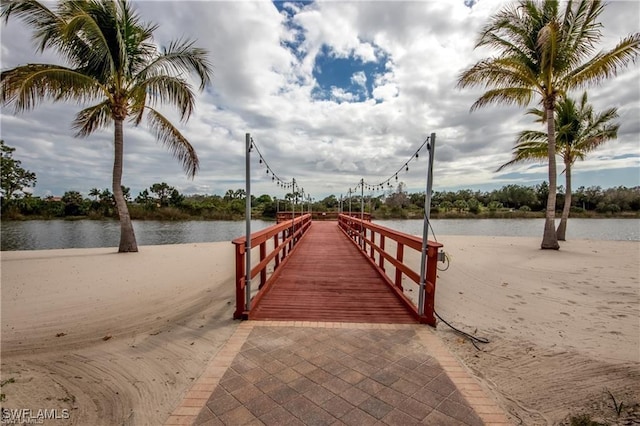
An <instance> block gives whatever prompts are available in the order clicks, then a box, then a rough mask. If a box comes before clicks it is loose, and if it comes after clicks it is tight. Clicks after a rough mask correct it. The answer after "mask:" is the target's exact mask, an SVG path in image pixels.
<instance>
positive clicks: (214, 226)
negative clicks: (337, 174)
mask: <svg viewBox="0 0 640 426" xmlns="http://www.w3.org/2000/svg"><path fill="white" fill-rule="evenodd" d="M375 223H378V224H380V225H382V226H386V227H388V228H392V229H396V230H398V231H402V232H406V233H408V234H414V235H419V236H421V235H422V221H421V220H379V221H375ZM273 224H274V222H268V221H263V220H254V221H252V225H251V226H252V231H253V232H255V231H258V230H260V229H263V228H266V227H268V226H270V225H273ZM431 225H432V227H433V231H434V232H435V235H436V237H438V236H440V235H492V236H516V237H542V230H543V228H544V219H435V220H433V221H432V222H431ZM133 226H134V229H135V231H136V238H137V240H138V245H156V244H183V243H200V242H217V241H231V240H233V239H234V238H237V237H239V236H242V235H244V232H245V223H244V222H242V221H184V222H164V221H150V220H149V221H134V222H133ZM0 237H1V239H0V242H1V249H2V250H42V249H59V248H89V247H117V246H118V243H119V241H120V225H119V224H118V222H117V221H113V220H78V221H68V220H29V221H23V222H8V221H5V222H2V226H1V227H0ZM429 238H430V239H433V233H432V232H431V231H429ZM567 238H568V239H593V240H634V241H640V219H569V226H568V231H567Z"/></svg>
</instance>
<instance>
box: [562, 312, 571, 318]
mask: <svg viewBox="0 0 640 426" xmlns="http://www.w3.org/2000/svg"><path fill="white" fill-rule="evenodd" d="M560 315H566V316H568V317H570V316H571V314H570V313H568V312H560Z"/></svg>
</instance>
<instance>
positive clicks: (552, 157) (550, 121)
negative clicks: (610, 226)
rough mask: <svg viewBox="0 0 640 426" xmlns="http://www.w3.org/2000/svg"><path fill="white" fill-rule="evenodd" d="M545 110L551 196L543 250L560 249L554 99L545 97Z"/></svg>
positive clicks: (548, 199)
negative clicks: (557, 217) (557, 213)
mask: <svg viewBox="0 0 640 426" xmlns="http://www.w3.org/2000/svg"><path fill="white" fill-rule="evenodd" d="M544 104H545V110H546V112H547V136H548V139H549V147H548V155H549V196H548V198H547V211H546V217H545V222H544V234H543V235H542V244H541V245H540V248H541V249H543V250H558V249H559V248H560V245H559V244H558V238H557V237H556V223H555V219H556V191H557V186H558V184H557V176H556V129H555V120H554V101H553V100H552V99H545V102H544Z"/></svg>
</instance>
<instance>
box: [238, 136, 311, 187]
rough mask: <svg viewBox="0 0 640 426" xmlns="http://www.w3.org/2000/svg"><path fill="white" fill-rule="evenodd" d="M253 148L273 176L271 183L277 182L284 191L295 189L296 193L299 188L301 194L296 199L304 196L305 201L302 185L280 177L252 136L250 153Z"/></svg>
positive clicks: (260, 161) (268, 173)
mask: <svg viewBox="0 0 640 426" xmlns="http://www.w3.org/2000/svg"><path fill="white" fill-rule="evenodd" d="M253 148H255V150H256V152H257V153H258V157H259V159H258V161H259V163H260V164H261V165H262V166H264V167H265V168H266V170H267V175H271V181H272V182H276V185H277V186H279V187H281V188H283V189H293V192H294V193H295V192H296V188H298V190H299V191H300V193H299V194H294V195H295V197H296V199H297V198H298V196H302V198H303V199H304V188H301V187H300V184H299V183H298V182H297V181H296V179H295V178H293V179H291V180H290V181H286V180H284V179H282V178H281V177H280V176H278V174H277V173H276V172H274V171H273V168H272V167H271V166H270V165H269V163H268V162H267V160H266V158H264V155H262V152H261V151H260V148H258V144H256V142H255V141H254V140H253V136H251V147H250V149H249V151H251V150H252V149H253Z"/></svg>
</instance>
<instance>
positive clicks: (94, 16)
mask: <svg viewBox="0 0 640 426" xmlns="http://www.w3.org/2000/svg"><path fill="white" fill-rule="evenodd" d="M1 7H2V17H4V18H5V20H6V21H8V20H9V17H10V16H12V15H15V16H16V17H18V18H19V19H21V20H22V21H24V22H25V23H26V24H27V25H29V26H30V27H32V28H33V30H34V40H35V41H36V42H37V43H38V46H39V50H40V51H44V50H46V49H52V50H54V51H56V52H57V53H58V54H59V55H60V56H61V57H62V58H63V59H64V60H65V61H66V63H68V64H70V65H69V66H62V65H53V64H28V65H23V66H19V67H16V68H13V69H10V70H6V71H3V72H2V76H1V80H0V100H1V101H2V103H3V104H5V105H6V104H13V105H15V109H16V112H22V111H25V110H29V109H32V108H34V107H35V106H36V104H37V103H38V102H39V101H41V100H44V99H51V100H53V101H69V100H73V101H77V102H78V103H86V102H97V103H95V104H94V105H93V106H90V107H88V108H85V109H83V110H82V111H80V112H79V113H78V114H77V116H76V118H75V120H74V122H73V127H74V128H75V129H76V130H77V134H76V136H83V137H84V136H88V135H90V134H91V133H93V132H94V131H95V130H97V129H99V128H105V127H109V126H110V125H111V123H113V125H114V151H115V155H114V162H113V180H112V186H113V194H114V196H115V200H116V205H117V209H118V215H119V217H120V228H121V232H120V246H119V252H136V251H138V246H137V243H136V238H135V234H134V231H133V227H132V225H131V218H130V216H129V210H128V208H127V203H126V200H125V198H124V194H123V192H122V186H121V181H122V161H123V144H124V137H123V122H124V120H125V119H127V118H128V119H130V121H131V122H132V123H133V124H135V125H138V124H140V122H141V121H142V119H143V116H144V115H145V112H146V120H147V123H148V125H149V127H150V129H151V131H152V132H153V133H154V134H155V136H156V138H157V139H158V140H159V141H160V142H162V143H163V144H164V145H165V146H166V147H167V148H168V149H169V151H170V152H171V153H172V154H173V156H174V157H176V158H177V159H178V160H179V161H181V162H182V165H183V168H184V170H185V172H186V174H187V175H188V176H189V177H191V178H192V177H193V176H195V174H196V172H197V170H198V156H197V155H196V151H195V149H194V148H193V146H192V145H191V144H190V143H189V141H188V140H187V139H186V138H185V137H184V136H183V135H182V134H181V133H180V131H178V129H177V128H176V127H175V126H174V125H173V124H172V123H171V122H170V121H169V120H168V119H167V118H166V117H165V116H164V115H162V114H161V113H160V112H159V111H158V110H156V109H155V108H154V107H155V106H157V105H162V104H172V105H174V106H176V107H177V109H178V111H179V112H180V115H181V120H182V121H183V122H186V121H187V120H188V119H189V117H190V115H191V112H192V111H193V108H194V104H195V95H194V93H193V91H192V87H191V85H190V84H189V83H188V82H187V80H186V78H185V75H188V74H190V73H194V74H195V75H196V76H197V77H198V78H199V79H200V82H201V85H200V90H203V89H204V87H205V86H206V85H207V84H208V83H209V81H210V75H211V65H210V63H209V61H208V59H207V52H206V51H205V50H203V49H200V48H197V47H194V45H193V42H192V41H190V40H178V41H173V42H171V43H169V45H168V47H166V48H165V49H163V50H162V51H161V52H159V51H158V49H157V48H156V46H155V45H154V44H152V34H153V31H154V30H155V29H156V28H157V25H153V24H147V23H143V22H141V21H140V18H139V17H138V15H137V14H136V13H135V12H134V11H133V10H132V8H131V6H130V4H129V3H128V2H127V0H71V1H61V2H60V3H58V5H57V7H56V8H55V10H53V9H49V8H47V7H46V6H45V5H43V4H41V3H40V2H38V1H36V0H2V3H1Z"/></svg>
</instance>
